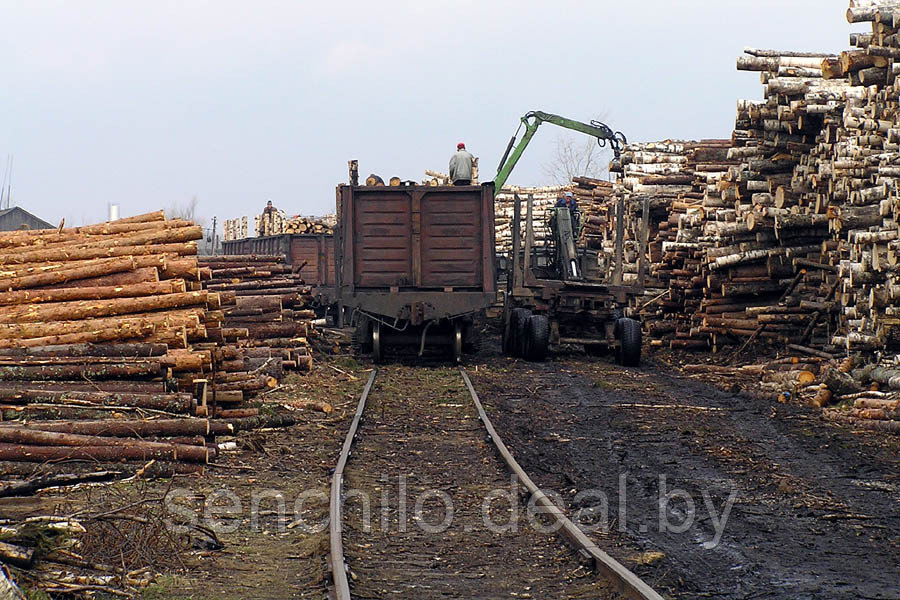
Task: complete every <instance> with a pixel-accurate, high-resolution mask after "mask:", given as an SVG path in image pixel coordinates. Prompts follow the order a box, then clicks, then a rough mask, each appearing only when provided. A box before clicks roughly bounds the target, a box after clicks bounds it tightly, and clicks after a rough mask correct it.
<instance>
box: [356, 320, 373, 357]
mask: <svg viewBox="0 0 900 600" xmlns="http://www.w3.org/2000/svg"><path fill="white" fill-rule="evenodd" d="M353 350H354V351H355V352H356V353H358V354H368V353H370V352H371V351H372V321H370V320H369V317H367V316H365V315H362V316H360V317H359V319H358V320H357V321H356V329H355V330H354V331H353Z"/></svg>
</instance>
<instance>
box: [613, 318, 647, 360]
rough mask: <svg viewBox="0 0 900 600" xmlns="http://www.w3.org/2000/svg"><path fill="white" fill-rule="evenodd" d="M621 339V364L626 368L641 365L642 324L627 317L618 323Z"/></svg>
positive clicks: (617, 327) (617, 328)
mask: <svg viewBox="0 0 900 600" xmlns="http://www.w3.org/2000/svg"><path fill="white" fill-rule="evenodd" d="M616 330H617V332H618V337H619V352H618V357H619V362H620V363H621V364H622V365H623V366H626V367H637V366H638V365H640V364H641V341H642V340H641V338H642V334H641V324H640V323H638V322H637V321H635V320H634V319H629V318H627V317H625V318H622V319H619V320H618V321H616Z"/></svg>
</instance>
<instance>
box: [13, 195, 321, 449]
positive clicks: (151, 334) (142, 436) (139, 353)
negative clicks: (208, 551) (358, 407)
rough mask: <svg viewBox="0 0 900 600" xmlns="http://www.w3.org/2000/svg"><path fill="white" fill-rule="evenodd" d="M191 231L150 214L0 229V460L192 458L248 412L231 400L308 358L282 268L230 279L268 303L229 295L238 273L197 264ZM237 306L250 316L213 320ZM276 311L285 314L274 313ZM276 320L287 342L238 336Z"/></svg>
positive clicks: (197, 231) (293, 293)
mask: <svg viewBox="0 0 900 600" xmlns="http://www.w3.org/2000/svg"><path fill="white" fill-rule="evenodd" d="M201 236H202V232H201V228H200V227H198V226H195V225H193V224H192V223H190V222H187V221H181V220H166V219H165V216H164V214H163V213H162V212H161V211H160V212H157V213H150V214H147V215H141V216H139V217H132V218H129V219H122V220H119V221H115V222H111V223H104V224H100V225H92V226H87V227H80V228H74V229H62V228H60V229H58V230H46V231H17V232H11V233H4V234H0V248H2V249H3V253H2V256H0V284H2V285H0V290H2V291H0V415H2V420H3V421H5V422H4V423H3V424H2V425H0V462H2V461H13V462H18V461H24V462H46V461H50V460H71V459H78V460H92V461H98V462H118V461H120V460H135V461H146V460H151V459H153V460H158V461H170V462H177V463H199V464H201V465H202V464H204V463H206V462H207V461H208V459H209V456H210V452H213V451H214V448H215V445H214V444H212V442H211V440H213V439H214V436H215V435H221V434H231V433H233V431H234V426H235V425H237V426H239V427H240V426H252V425H254V424H257V423H256V422H255V421H253V420H252V418H253V417H256V416H257V413H258V409H255V408H245V407H242V406H241V404H240V403H241V402H242V401H244V400H246V399H248V398H251V397H253V396H254V395H255V394H257V393H258V392H260V391H263V390H267V389H271V388H272V387H274V386H275V385H277V378H278V377H280V376H281V372H282V369H283V368H285V367H297V368H308V367H309V365H310V364H311V357H310V356H309V351H308V348H307V347H306V346H305V343H298V338H302V339H303V341H304V342H305V336H306V333H307V330H308V328H307V323H308V318H309V317H311V315H310V314H309V313H308V312H303V311H301V310H299V309H300V307H301V306H302V304H301V303H302V302H303V298H302V288H301V287H300V286H299V282H298V281H297V280H296V278H295V277H294V276H293V275H291V274H286V275H279V276H278V277H277V278H274V279H273V278H272V271H271V270H269V271H261V270H254V271H253V273H244V274H243V276H245V277H247V278H248V281H246V282H243V287H244V288H248V289H252V290H260V289H264V290H265V291H256V292H255V293H257V294H262V295H264V298H263V300H264V301H266V302H269V303H270V305H271V306H272V307H273V310H271V311H270V310H268V309H265V310H259V311H256V307H255V306H254V307H252V308H250V307H247V306H244V305H242V304H239V300H238V297H239V296H240V297H242V298H243V297H244V292H245V290H243V289H240V288H241V287H242V284H241V283H236V284H235V283H233V280H225V279H222V277H220V278H219V279H218V280H215V281H214V280H212V277H213V273H214V270H213V268H212V267H210V266H206V265H205V263H204V264H203V265H201V264H200V263H199V262H198V258H197V255H196V253H197V245H196V240H197V239H200V237H201ZM245 264H246V263H242V266H244V265H245ZM217 266H221V263H217ZM227 266H228V267H229V268H232V269H233V268H235V267H234V266H232V265H227ZM269 266H270V265H269V263H268V262H267V263H266V264H265V265H264V267H265V268H266V269H268V268H269ZM264 272H265V273H268V275H265V277H266V278H267V279H266V282H265V283H262V282H261V281H260V278H261V277H263V276H264V275H263V273H264ZM216 273H217V274H218V275H220V276H222V275H223V273H222V271H221V270H220V269H216ZM232 274H233V273H232ZM253 277H256V280H252V278H253ZM204 283H206V284H210V283H211V285H207V286H206V288H204ZM274 284H277V285H278V286H281V287H272V286H273V285H274ZM288 286H290V288H289V292H288V290H287V289H285V288H287V287H288ZM270 293H275V294H276V296H275V297H274V299H273V298H272V297H271V296H268V295H266V294H270ZM285 296H287V297H289V299H288V300H284V298H285ZM282 302H285V306H286V307H287V308H285V309H282ZM288 302H293V304H287V303H288ZM276 304H277V307H276V306H275V305H276ZM267 306H269V305H267ZM241 309H243V310H244V311H245V315H243V316H242V317H237V318H252V316H256V317H259V318H258V321H259V322H258V323H250V322H246V323H241V327H237V326H236V325H237V324H236V323H233V322H228V321H227V320H226V311H227V312H234V311H235V310H241ZM295 309H296V310H295ZM289 311H290V316H291V317H292V318H293V319H295V320H297V321H296V322H295V321H291V322H290V324H287V323H284V322H283V321H284V319H285V316H286V315H287V314H288V312H289ZM256 312H259V314H258V315H257V314H256ZM251 315H252V316H251ZM229 318H234V317H232V315H229ZM266 319H269V320H270V321H271V322H269V321H267V320H266ZM229 325H231V326H230V327H229ZM266 326H269V327H270V329H266ZM273 328H274V329H273ZM276 329H277V332H278V333H279V334H280V335H281V337H280V338H278V340H284V339H290V340H291V342H292V343H293V344H294V346H291V347H290V349H289V350H287V351H286V350H284V349H281V348H278V349H270V348H268V347H254V346H261V345H262V344H254V343H250V342H249V340H253V341H258V340H260V339H261V338H264V337H269V338H272V337H275V336H274V335H273V334H274V333H276V331H275V330H276ZM288 330H289V331H288ZM271 342H272V340H269V341H268V342H267V343H268V345H269V346H271V345H272V343H271ZM295 346H298V347H295ZM198 417H199V418H198ZM205 417H222V418H224V419H229V420H223V421H215V420H214V421H209V420H207V419H206V418H205ZM248 418H250V419H251V421H246V420H243V421H242V420H241V419H248ZM235 419H236V420H235Z"/></svg>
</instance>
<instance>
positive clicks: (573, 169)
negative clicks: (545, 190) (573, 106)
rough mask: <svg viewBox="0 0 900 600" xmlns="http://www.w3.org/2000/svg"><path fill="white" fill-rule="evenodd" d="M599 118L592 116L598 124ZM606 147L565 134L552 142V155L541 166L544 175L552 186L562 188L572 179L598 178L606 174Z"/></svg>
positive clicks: (581, 137)
mask: <svg viewBox="0 0 900 600" xmlns="http://www.w3.org/2000/svg"><path fill="white" fill-rule="evenodd" d="M603 118H604V117H603V115H600V116H598V117H596V119H597V120H599V121H602V120H603ZM611 157H612V155H611V153H610V151H609V147H608V146H606V147H601V146H600V145H599V144H598V143H597V139H596V138H594V137H591V136H589V135H584V134H581V133H574V132H570V131H567V132H565V133H561V134H559V135H558V136H557V137H556V139H555V140H554V152H553V156H552V157H551V158H550V160H548V161H547V162H546V163H544V165H543V171H544V175H546V176H547V178H549V179H550V180H551V181H552V182H553V183H556V184H559V185H566V184H568V183H571V182H572V178H574V177H592V178H594V179H602V178H604V177H605V176H606V174H607V173H608V171H609V161H610V158H611Z"/></svg>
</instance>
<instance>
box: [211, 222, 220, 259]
mask: <svg viewBox="0 0 900 600" xmlns="http://www.w3.org/2000/svg"><path fill="white" fill-rule="evenodd" d="M212 244H213V247H212V253H213V256H215V255H217V254H218V253H219V230H218V229H217V228H216V217H215V216H213V230H212Z"/></svg>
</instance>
